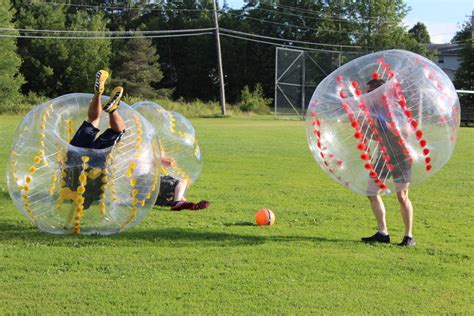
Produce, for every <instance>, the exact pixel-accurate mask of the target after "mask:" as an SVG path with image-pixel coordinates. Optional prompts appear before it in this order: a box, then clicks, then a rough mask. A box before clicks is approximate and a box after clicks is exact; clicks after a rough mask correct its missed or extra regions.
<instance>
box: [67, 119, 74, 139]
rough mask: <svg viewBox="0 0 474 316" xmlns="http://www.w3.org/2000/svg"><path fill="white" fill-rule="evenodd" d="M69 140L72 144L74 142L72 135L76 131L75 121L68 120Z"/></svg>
mask: <svg viewBox="0 0 474 316" xmlns="http://www.w3.org/2000/svg"><path fill="white" fill-rule="evenodd" d="M66 123H67V140H68V142H69V143H70V142H71V140H72V133H73V132H74V130H73V129H72V124H73V123H74V122H73V120H67V121H66Z"/></svg>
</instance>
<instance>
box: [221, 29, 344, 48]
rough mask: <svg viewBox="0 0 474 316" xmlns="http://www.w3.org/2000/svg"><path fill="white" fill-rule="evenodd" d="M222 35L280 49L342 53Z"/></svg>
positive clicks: (226, 35)
mask: <svg viewBox="0 0 474 316" xmlns="http://www.w3.org/2000/svg"><path fill="white" fill-rule="evenodd" d="M221 35H222V36H225V37H232V38H237V39H242V40H246V41H250V42H256V43H262V44H268V45H273V46H278V47H288V48H294V49H301V50H307V51H318V52H327V53H340V51H335V50H327V49H318V48H308V47H302V46H293V45H285V44H280V43H273V42H268V41H262V40H257V39H253V38H248V37H242V36H237V35H231V34H226V33H221Z"/></svg>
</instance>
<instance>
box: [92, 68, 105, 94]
mask: <svg viewBox="0 0 474 316" xmlns="http://www.w3.org/2000/svg"><path fill="white" fill-rule="evenodd" d="M107 78H109V73H108V72H107V71H105V70H99V71H98V72H97V73H96V74H95V84H94V93H95V94H96V95H101V94H102V93H104V89H105V81H106V80H107Z"/></svg>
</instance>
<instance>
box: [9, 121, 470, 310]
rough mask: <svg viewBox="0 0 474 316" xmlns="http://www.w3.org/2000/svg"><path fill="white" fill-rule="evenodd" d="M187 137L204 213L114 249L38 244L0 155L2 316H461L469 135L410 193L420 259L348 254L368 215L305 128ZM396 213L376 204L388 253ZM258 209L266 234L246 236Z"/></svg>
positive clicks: (281, 126)
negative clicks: (318, 158)
mask: <svg viewBox="0 0 474 316" xmlns="http://www.w3.org/2000/svg"><path fill="white" fill-rule="evenodd" d="M20 120H21V117H11V116H10V117H1V116H0V126H1V127H2V128H0V138H1V139H3V140H6V142H11V140H12V137H13V134H14V131H15V128H16V126H17V125H18V123H19V121H20ZM192 123H193V125H194V127H195V128H196V132H197V135H198V138H199V145H200V147H201V149H202V152H203V155H204V169H203V172H202V174H201V177H200V178H199V179H198V181H197V182H196V183H195V184H193V186H192V187H191V190H190V192H189V195H188V196H187V198H188V199H189V200H190V201H196V200H200V199H209V200H210V201H211V207H210V208H209V209H207V210H203V211H200V212H190V211H182V212H170V211H168V210H167V209H166V208H155V209H153V210H152V211H151V212H150V214H149V215H148V217H147V218H146V219H145V220H144V221H143V222H142V223H141V224H139V225H137V226H136V227H135V228H133V229H132V230H130V231H127V232H124V233H121V234H118V235H114V236H105V237H101V236H57V235H49V234H46V233H42V232H40V231H38V229H37V228H35V227H34V226H33V225H32V224H30V223H29V222H28V221H27V220H26V219H25V218H24V216H23V215H21V214H20V212H18V211H17V210H16V208H15V206H14V205H13V203H12V201H11V200H10V198H9V197H8V193H7V192H6V188H5V176H4V175H5V165H6V161H7V156H8V155H9V147H8V146H3V147H0V148H1V149H0V267H1V273H0V283H1V284H2V286H1V287H0V314H2V315H3V314H6V315H10V314H20V315H24V314H35V315H38V314H39V315H51V314H66V315H68V314H76V315H77V314H79V315H84V314H86V315H97V314H111V311H113V314H126V315H129V314H138V315H150V314H152V315H195V314H198V315H433V314H435V315H438V314H449V315H469V314H472V311H473V310H474V303H473V300H472V281H473V274H472V272H473V271H472V263H473V262H472V261H473V252H472V247H473V243H474V235H473V234H472V227H473V216H472V205H474V195H473V194H472V188H473V186H474V178H473V175H472V172H470V171H471V170H474V151H473V150H472V139H473V138H474V129H472V128H463V129H461V131H460V133H459V138H458V141H457V144H456V150H455V152H454V155H453V157H452V160H451V161H450V162H449V163H448V164H447V165H446V167H444V168H443V169H442V170H441V171H440V172H438V173H436V175H435V176H433V178H431V179H429V180H428V181H427V182H425V183H423V184H421V185H419V186H416V187H414V188H412V189H411V190H410V198H411V199H412V201H413V205H414V208H415V217H414V218H415V224H414V232H415V238H416V239H417V246H416V247H415V248H412V249H406V248H402V247H397V246H396V245H394V244H393V243H392V244H391V245H365V244H362V243H361V242H359V239H360V237H361V236H366V235H369V234H371V233H373V232H374V231H375V229H376V224H375V220H374V219H373V215H372V212H371V211H370V206H369V202H368V200H367V198H366V197H364V196H360V195H356V194H354V193H352V192H351V191H350V190H348V189H346V188H344V187H342V186H340V185H339V184H337V183H336V182H335V181H333V180H331V179H330V178H329V177H328V176H327V175H326V174H325V173H323V172H322V170H321V169H320V168H319V166H318V165H317V164H316V162H315V161H314V159H313V158H312V156H311V153H310V152H309V150H308V146H307V143H306V139H305V127H304V123H303V122H289V121H275V120H273V118H271V117H262V116H249V117H245V118H242V117H239V118H227V119H193V120H192ZM396 200H397V199H396V197H395V196H394V195H393V194H392V195H389V196H386V197H384V201H385V206H386V208H387V222H388V223H389V225H390V226H389V228H390V234H391V236H392V238H393V240H394V241H393V242H398V241H400V240H401V238H402V236H403V224H402V219H401V218H400V213H399V211H398V203H397V201H396ZM263 207H268V208H270V209H272V210H273V211H274V212H275V215H276V224H275V225H274V226H272V227H256V226H254V225H253V223H254V220H255V213H256V211H257V210H258V209H260V208H263ZM84 216H87V212H84Z"/></svg>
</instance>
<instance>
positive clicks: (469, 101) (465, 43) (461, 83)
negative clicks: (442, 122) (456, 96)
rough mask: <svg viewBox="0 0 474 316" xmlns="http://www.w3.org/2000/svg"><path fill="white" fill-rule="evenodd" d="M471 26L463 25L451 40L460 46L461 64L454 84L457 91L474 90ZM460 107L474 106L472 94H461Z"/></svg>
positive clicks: (473, 53) (473, 51)
mask: <svg viewBox="0 0 474 316" xmlns="http://www.w3.org/2000/svg"><path fill="white" fill-rule="evenodd" d="M471 27H472V26H471V24H470V23H465V24H464V25H463V27H462V29H461V30H460V31H458V32H457V33H456V35H455V36H454V38H453V41H454V42H459V45H460V46H461V50H460V56H459V57H460V59H461V64H460V65H459V68H458V70H457V71H456V74H455V77H454V83H455V85H456V88H457V89H463V90H471V91H472V90H474V43H473V38H472V32H471ZM460 102H461V106H474V94H461V96H460Z"/></svg>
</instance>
